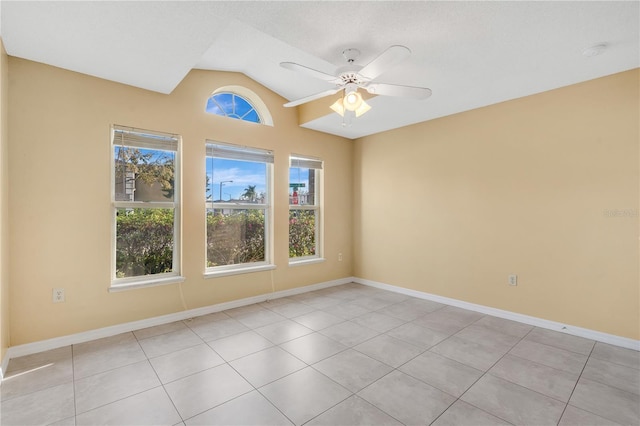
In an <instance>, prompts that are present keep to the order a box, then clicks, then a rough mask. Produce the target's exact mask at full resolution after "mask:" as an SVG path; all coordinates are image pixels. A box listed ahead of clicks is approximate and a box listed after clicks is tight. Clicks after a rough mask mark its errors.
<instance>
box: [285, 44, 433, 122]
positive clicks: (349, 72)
mask: <svg viewBox="0 0 640 426" xmlns="http://www.w3.org/2000/svg"><path fill="white" fill-rule="evenodd" d="M410 54H411V50H409V49H408V48H407V47H405V46H399V45H395V46H391V47H389V48H388V49H387V50H385V51H384V52H382V53H381V54H380V55H378V57H376V58H375V59H374V60H372V61H371V62H369V63H368V64H367V65H365V66H360V65H356V64H355V60H356V59H357V58H358V56H359V55H360V51H359V50H358V49H346V50H345V51H343V52H342V55H343V56H344V57H345V59H346V60H347V65H345V66H343V67H340V68H338V69H337V70H336V72H335V75H331V74H327V73H325V72H322V71H318V70H316V69H313V68H309V67H306V66H304V65H300V64H296V63H295V62H281V63H280V66H282V67H283V68H287V69H289V70H291V71H298V72H302V73H305V74H307V75H309V76H312V77H315V78H319V79H321V80H324V81H326V82H328V83H331V84H334V85H335V87H334V88H332V89H328V90H325V91H323V92H320V93H316V94H314V95H310V96H306V97H304V98H301V99H297V100H294V101H291V102H287V103H286V104H284V106H285V107H294V106H298V105H301V104H304V103H307V102H311V101H313V100H316V99H320V98H323V97H325V96H330V95H333V94H336V93H338V92H339V91H341V90H344V94H343V96H342V97H341V98H340V99H338V100H337V101H336V102H335V103H334V104H333V105H331V109H333V110H334V111H335V112H337V113H338V114H340V115H341V116H342V117H344V118H346V119H347V120H348V122H350V121H351V117H352V116H354V115H355V116H356V117H359V116H361V115H362V114H364V113H365V112H367V111H369V109H371V107H370V106H369V105H368V104H367V103H366V102H365V101H364V99H362V95H361V94H360V93H358V89H363V90H366V91H367V92H368V93H371V94H373V95H383V96H398V97H404V98H412V99H426V98H428V97H429V96H431V90H430V89H427V88H426V87H415V86H402V85H398V84H388V83H378V82H376V81H375V78H376V77H378V76H379V75H381V74H382V73H384V72H385V71H387V70H388V69H389V68H391V67H393V66H394V65H396V64H398V63H400V62H402V61H403V60H405V59H406V58H408V57H409V55H410ZM343 125H346V123H345V122H344V121H343Z"/></svg>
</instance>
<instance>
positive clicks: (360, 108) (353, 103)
mask: <svg viewBox="0 0 640 426" xmlns="http://www.w3.org/2000/svg"><path fill="white" fill-rule="evenodd" d="M345 92H346V91H345ZM330 108H331V109H332V110H334V111H335V112H336V113H338V114H340V116H341V117H344V113H345V111H353V112H354V113H355V115H356V117H360V116H361V115H362V114H364V113H365V112H367V111H369V110H370V109H371V106H370V105H369V104H368V103H366V102H365V101H364V99H362V95H360V93H358V91H357V90H354V91H351V92H349V93H346V94H345V95H344V96H343V97H341V98H338V100H337V101H335V102H334V103H333V104H332V105H331V106H330Z"/></svg>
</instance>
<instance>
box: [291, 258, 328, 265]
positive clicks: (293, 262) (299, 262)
mask: <svg viewBox="0 0 640 426" xmlns="http://www.w3.org/2000/svg"><path fill="white" fill-rule="evenodd" d="M325 260H326V259H325V258H324V257H313V258H306V259H295V258H294V259H289V266H304V265H313V264H314V263H322V262H324V261H325Z"/></svg>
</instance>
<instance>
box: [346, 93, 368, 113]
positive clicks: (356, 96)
mask: <svg viewBox="0 0 640 426" xmlns="http://www.w3.org/2000/svg"><path fill="white" fill-rule="evenodd" d="M362 102H364V101H363V100H362V95H361V94H360V93H358V92H357V91H353V92H351V93H348V94H345V96H344V98H343V104H344V107H345V109H348V110H349V111H355V110H357V109H358V108H359V107H360V105H362Z"/></svg>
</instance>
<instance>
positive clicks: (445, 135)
mask: <svg viewBox="0 0 640 426" xmlns="http://www.w3.org/2000/svg"><path fill="white" fill-rule="evenodd" d="M639 79H640V71H639V70H637V69H636V70H632V71H628V72H625V73H621V74H617V75H612V76H609V77H605V78H600V79H597V80H593V81H589V82H585V83H582V84H577V85H573V86H569V87H565V88H561V89H558V90H553V91H549V92H545V93H541V94H538V95H535V96H530V97H526V98H521V99H517V100H514V101H510V102H505V103H501V104H498V105H493V106H489V107H486V108H481V109H477V110H474V111H469V112H465V113H461V114H457V115H453V116H449V117H446V118H442V119H438V120H433V121H429V122H426V123H421V124H417V125H413V126H410V127H406V128H402V129H398V130H394V131H390V132H386V133H383V134H378V135H374V136H370V137H365V138H362V139H360V140H357V141H356V143H355V154H354V156H355V161H356V162H355V165H354V185H355V201H354V226H355V229H354V242H355V247H354V253H355V254H356V256H355V259H354V273H355V275H356V276H359V277H362V278H366V279H370V280H374V281H379V282H383V283H388V284H394V285H398V286H402V287H406V288H409V289H414V290H419V291H424V292H428V293H433V294H437V295H441V296H446V297H451V298H456V299H460V300H464V301H468V302H472V303H477V304H481V305H486V306H491V307H495V308H499V309H505V310H508V311H513V312H518V313H521V314H526V315H531V316H535V317H539V318H544V319H548V320H553V321H558V322H562V323H566V324H570V325H574V326H579V327H584V328H588V329H592V330H598V331H601V332H605V333H611V334H615V335H619V336H624V337H628V338H632V339H638V338H640V333H639V330H638V329H639V324H640V317H639V303H640V302H639V301H640V295H639V286H640V285H639V277H638V270H639V264H638V262H639V260H638V259H639V253H638V221H639V218H638V209H639V208H640V206H639V200H638V193H639V187H638V185H639V178H640V176H639V173H638V171H639V162H638V160H639V157H638V154H639V152H638V147H639V141H640V135H639V119H640V110H639V105H638V103H639ZM612 210H614V211H615V210H621V211H622V212H621V213H618V214H623V215H625V216H615V217H608V215H607V212H608V211H612ZM512 273H514V274H518V286H517V287H510V286H508V285H507V275H508V274H512Z"/></svg>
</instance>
